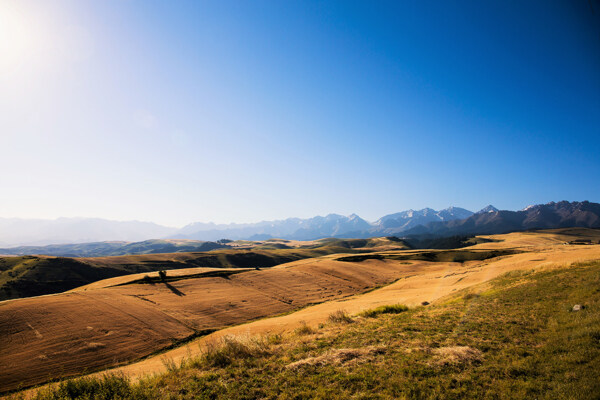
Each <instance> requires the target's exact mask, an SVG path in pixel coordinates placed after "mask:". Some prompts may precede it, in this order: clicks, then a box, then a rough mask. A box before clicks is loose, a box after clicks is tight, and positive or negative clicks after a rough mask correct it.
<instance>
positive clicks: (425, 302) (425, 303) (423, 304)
mask: <svg viewBox="0 0 600 400" xmlns="http://www.w3.org/2000/svg"><path fill="white" fill-rule="evenodd" d="M421 305H422V306H428V305H429V302H428V301H424V302H422V303H421Z"/></svg>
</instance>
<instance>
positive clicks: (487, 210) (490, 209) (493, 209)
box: [477, 204, 498, 214]
mask: <svg viewBox="0 0 600 400" xmlns="http://www.w3.org/2000/svg"><path fill="white" fill-rule="evenodd" d="M496 211H498V209H497V208H496V207H494V206H493V205H491V204H490V205H488V206H486V207H483V208H482V209H481V210H479V211H477V214H485V213H491V212H496Z"/></svg>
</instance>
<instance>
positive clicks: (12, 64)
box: [0, 1, 39, 74]
mask: <svg viewBox="0 0 600 400" xmlns="http://www.w3.org/2000/svg"><path fill="white" fill-rule="evenodd" d="M35 22H36V21H35V20H34V18H32V17H31V16H29V15H27V12H26V10H25V9H24V8H23V7H21V6H20V3H19V2H16V1H0V72H1V73H3V74H5V73H10V72H12V71H14V70H17V69H19V68H20V67H21V66H23V65H24V64H26V63H27V62H29V61H30V60H31V58H32V57H33V56H34V55H35V53H36V47H38V45H39V41H38V40H37V38H38V35H36V26H35Z"/></svg>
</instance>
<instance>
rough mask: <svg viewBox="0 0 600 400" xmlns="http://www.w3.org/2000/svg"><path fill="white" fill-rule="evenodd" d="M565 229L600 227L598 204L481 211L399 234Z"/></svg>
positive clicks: (563, 202)
mask: <svg viewBox="0 0 600 400" xmlns="http://www.w3.org/2000/svg"><path fill="white" fill-rule="evenodd" d="M486 208H487V207H486ZM567 227H584V228H600V204H598V203H591V202H589V201H582V202H577V201H575V202H568V201H561V202H558V203H555V202H550V203H547V204H537V205H532V206H528V207H526V208H524V209H523V210H520V211H506V210H502V211H501V210H497V209H495V211H494V210H492V209H489V210H485V209H484V210H482V211H480V212H478V213H476V214H474V215H472V216H470V217H468V218H465V219H462V220H453V221H444V222H430V223H428V224H425V225H420V226H417V227H415V228H412V229H409V230H407V231H405V232H404V233H403V235H405V236H411V235H435V236H451V235H468V234H477V235H482V234H496V233H505V232H511V231H522V230H528V229H552V228H567Z"/></svg>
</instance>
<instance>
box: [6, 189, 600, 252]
mask: <svg viewBox="0 0 600 400" xmlns="http://www.w3.org/2000/svg"><path fill="white" fill-rule="evenodd" d="M567 226H577V227H587V228H597V227H600V204H598V203H591V202H588V201H583V202H568V201H561V202H558V203H554V202H551V203H547V204H538V205H531V206H528V207H526V208H524V209H522V210H520V211H506V210H498V209H497V208H495V207H494V206H492V205H489V206H486V207H484V208H483V209H481V210H479V211H478V212H476V213H473V212H472V211H469V210H466V209H464V208H460V207H448V208H446V209H443V210H439V211H436V210H433V209H431V208H424V209H421V210H407V211H402V212H398V213H394V214H388V215H385V216H383V217H381V218H380V219H378V220H377V221H375V222H373V223H370V222H368V221H366V220H364V219H362V218H361V217H359V216H358V215H356V214H351V215H349V216H344V215H339V214H329V215H326V216H316V217H313V218H306V219H302V218H287V219H284V220H275V221H261V222H257V223H247V224H236V223H233V224H214V223H201V222H196V223H192V224H188V225H186V226H184V227H183V228H181V229H177V228H169V227H165V226H161V225H158V224H154V223H150V222H138V221H126V222H117V221H109V220H103V219H97V218H59V219H57V220H26V219H15V218H0V247H4V248H8V247H14V246H23V245H49V244H61V243H71V244H76V243H89V242H103V241H126V242H141V241H144V240H149V239H191V240H199V241H217V240H219V239H232V240H241V239H244V240H266V239H269V238H281V239H289V240H313V239H320V238H325V237H336V238H368V237H375V236H404V237H406V236H414V235H433V236H444V235H459V234H460V235H462V234H491V233H505V232H509V231H515V230H525V229H535V228H538V229H547V228H560V227H567Z"/></svg>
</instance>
